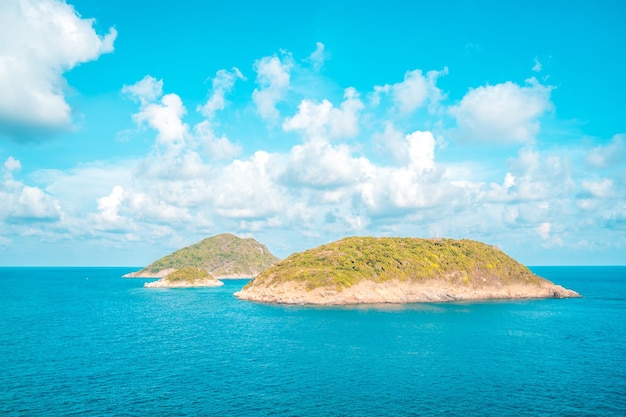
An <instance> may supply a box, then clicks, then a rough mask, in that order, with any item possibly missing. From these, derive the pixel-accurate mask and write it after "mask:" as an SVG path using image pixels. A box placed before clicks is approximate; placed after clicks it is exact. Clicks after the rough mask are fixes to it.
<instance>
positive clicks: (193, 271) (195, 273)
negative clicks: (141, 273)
mask: <svg viewBox="0 0 626 417" xmlns="http://www.w3.org/2000/svg"><path fill="white" fill-rule="evenodd" d="M163 279H164V280H165V281H169V282H189V283H193V282H197V281H207V280H214V279H215V278H213V275H211V274H209V273H208V272H207V271H206V270H204V269H200V268H196V267H195V266H186V267H184V268H181V269H177V270H176V271H174V272H172V273H170V274H167V275H166V276H165V278H163Z"/></svg>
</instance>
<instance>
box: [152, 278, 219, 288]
mask: <svg viewBox="0 0 626 417" xmlns="http://www.w3.org/2000/svg"><path fill="white" fill-rule="evenodd" d="M222 285H224V283H223V282H222V281H218V280H217V279H206V280H197V281H168V280H166V279H160V280H158V281H153V282H146V283H145V284H144V285H143V286H144V287H145V288H196V287H220V286H222Z"/></svg>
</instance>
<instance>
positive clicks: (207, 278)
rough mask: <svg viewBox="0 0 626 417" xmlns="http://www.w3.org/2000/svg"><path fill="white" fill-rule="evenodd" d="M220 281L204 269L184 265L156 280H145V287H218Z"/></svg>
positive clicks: (221, 283)
mask: <svg viewBox="0 0 626 417" xmlns="http://www.w3.org/2000/svg"><path fill="white" fill-rule="evenodd" d="M220 285H224V283H223V282H222V281H219V280H217V279H215V278H214V277H213V276H212V275H211V274H209V273H208V272H207V271H205V270H204V269H200V268H196V267H193V266H186V267H184V268H181V269H177V270H175V271H174V272H171V273H169V274H167V275H166V276H165V277H163V278H161V279H160V280H158V281H153V282H147V283H145V284H144V285H143V286H144V287H146V288H189V287H219V286H220Z"/></svg>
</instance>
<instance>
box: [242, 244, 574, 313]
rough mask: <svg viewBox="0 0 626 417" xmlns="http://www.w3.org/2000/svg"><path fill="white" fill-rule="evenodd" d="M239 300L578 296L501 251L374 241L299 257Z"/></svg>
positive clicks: (249, 287)
mask: <svg viewBox="0 0 626 417" xmlns="http://www.w3.org/2000/svg"><path fill="white" fill-rule="evenodd" d="M234 295H235V296H236V297H237V298H239V299H242V300H251V301H258V302H264V303H281V304H313V305H344V304H369V303H414V302H444V301H464V300H489V299H522V298H571V297H580V295H579V294H578V293H576V292H575V291H572V290H568V289H565V288H563V287H561V286H559V285H555V284H553V283H552V282H550V281H548V280H546V279H544V278H541V277H539V276H537V275H535V274H533V273H532V272H531V271H530V270H529V269H528V268H527V267H525V266H524V265H522V264H520V263H518V262H517V261H515V260H514V259H513V258H511V257H510V256H508V255H506V254H505V253H504V252H502V251H501V250H500V249H498V248H497V247H495V246H490V245H487V244H484V243H481V242H477V241H473V240H468V239H463V240H454V239H418V238H373V237H349V238H345V239H342V240H339V241H336V242H333V243H329V244H327V245H322V246H319V247H317V248H314V249H310V250H307V251H304V252H300V253H295V254H293V255H291V256H289V257H288V258H286V259H285V260H283V261H281V262H279V263H278V264H276V265H274V266H272V267H270V268H269V269H267V270H266V271H265V272H263V273H262V274H260V275H259V276H257V277H256V278H254V279H253V280H252V281H250V282H249V283H248V284H247V285H246V286H245V287H244V288H243V289H242V290H241V291H239V292H236V293H235V294H234Z"/></svg>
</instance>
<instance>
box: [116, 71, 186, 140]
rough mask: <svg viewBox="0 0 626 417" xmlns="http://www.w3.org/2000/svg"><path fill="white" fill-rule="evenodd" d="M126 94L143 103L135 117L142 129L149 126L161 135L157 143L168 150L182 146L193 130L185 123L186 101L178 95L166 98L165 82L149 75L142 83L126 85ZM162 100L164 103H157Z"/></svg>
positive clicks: (123, 89) (124, 89)
mask: <svg viewBox="0 0 626 417" xmlns="http://www.w3.org/2000/svg"><path fill="white" fill-rule="evenodd" d="M122 92H123V93H126V94H128V95H129V96H130V97H131V98H134V99H136V100H139V102H140V103H141V107H140V109H139V112H138V113H135V114H134V115H133V120H134V121H135V123H137V124H138V125H140V126H141V125H142V124H144V123H145V124H147V125H148V126H150V127H152V128H153V129H154V130H156V131H157V132H158V135H157V140H158V142H159V143H160V144H162V145H165V146H168V147H177V146H181V144H182V141H184V139H185V137H186V136H187V134H188V132H189V126H188V125H187V124H186V123H184V122H183V121H182V117H183V116H184V115H185V114H186V113H187V109H186V108H185V106H184V105H183V102H182V100H181V99H180V97H179V96H178V95H176V94H171V93H170V94H165V95H163V96H161V95H162V93H163V81H162V80H159V81H157V80H156V79H155V78H153V77H151V76H149V75H147V76H145V77H144V78H143V79H142V80H141V81H138V82H137V83H135V84H132V85H125V86H124V87H123V88H122ZM159 98H160V101H157V100H158V99H159Z"/></svg>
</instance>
